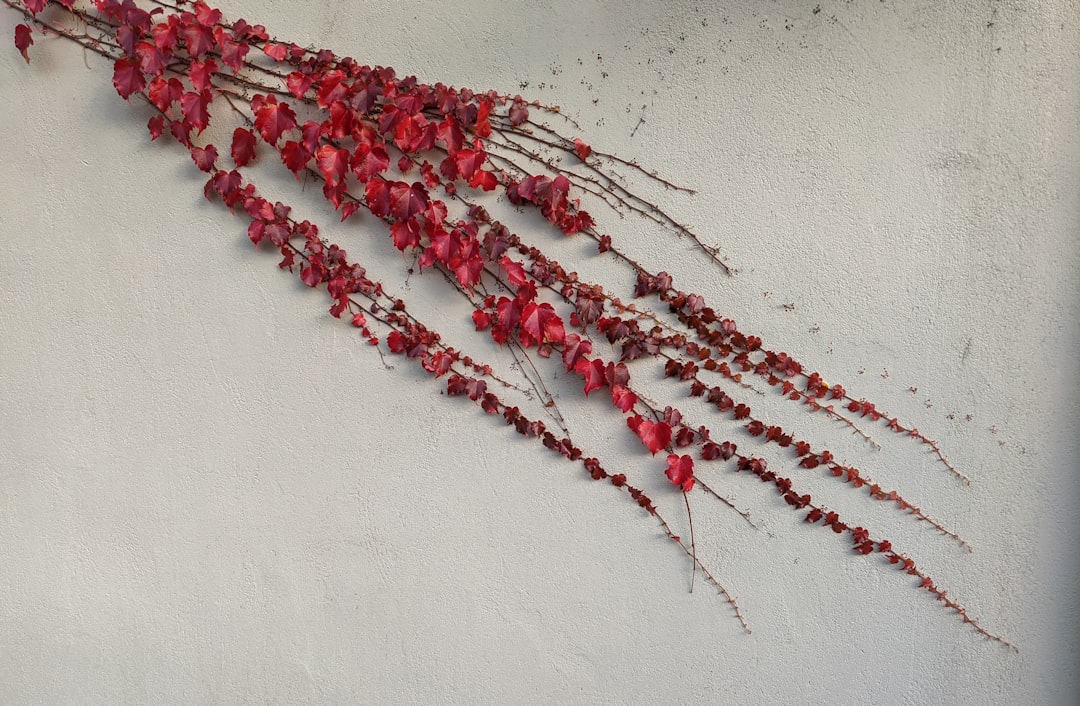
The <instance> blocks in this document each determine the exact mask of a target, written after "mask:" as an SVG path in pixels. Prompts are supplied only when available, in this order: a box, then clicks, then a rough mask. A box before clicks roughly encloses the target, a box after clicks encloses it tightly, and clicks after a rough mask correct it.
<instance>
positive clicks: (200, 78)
mask: <svg viewBox="0 0 1080 706" xmlns="http://www.w3.org/2000/svg"><path fill="white" fill-rule="evenodd" d="M217 70H218V65H217V62H216V61H214V60H213V59H207V60H206V61H192V62H191V66H190V67H189V69H188V78H190V79H191V85H192V86H193V87H194V88H195V90H196V91H199V92H200V93H201V92H202V91H205V90H207V89H209V88H210V86H211V84H210V78H211V77H212V76H213V75H214V73H216V72H217ZM154 73H159V72H154Z"/></svg>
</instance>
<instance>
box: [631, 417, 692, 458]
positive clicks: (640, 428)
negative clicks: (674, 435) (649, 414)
mask: <svg viewBox="0 0 1080 706" xmlns="http://www.w3.org/2000/svg"><path fill="white" fill-rule="evenodd" d="M626 426H628V427H630V428H631V429H632V430H633V431H634V433H635V434H637V435H638V438H640V439H641V441H642V443H644V444H645V446H646V447H647V448H648V449H649V452H650V453H652V454H653V455H654V456H655V455H656V453H657V452H658V451H660V450H661V449H664V448H666V447H667V446H669V445H670V444H671V425H670V424H668V423H667V422H650V421H649V420H648V419H645V418H644V417H642V416H641V415H639V414H637V415H634V416H633V417H630V418H629V419H627V420H626ZM687 458H689V457H687Z"/></svg>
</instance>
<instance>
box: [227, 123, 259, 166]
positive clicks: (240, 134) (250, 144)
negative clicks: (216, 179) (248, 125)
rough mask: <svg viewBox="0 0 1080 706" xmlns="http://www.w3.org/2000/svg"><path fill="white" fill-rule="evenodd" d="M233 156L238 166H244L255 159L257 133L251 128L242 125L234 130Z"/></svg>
mask: <svg viewBox="0 0 1080 706" xmlns="http://www.w3.org/2000/svg"><path fill="white" fill-rule="evenodd" d="M232 158H233V162H234V163H235V164H236V166H238V167H243V166H245V165H247V164H248V163H249V162H251V161H252V160H254V159H255V135H254V134H253V133H252V132H251V130H246V129H244V128H242V127H238V128H236V129H235V130H233V139H232Z"/></svg>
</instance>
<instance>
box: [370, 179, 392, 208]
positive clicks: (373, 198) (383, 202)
mask: <svg viewBox="0 0 1080 706" xmlns="http://www.w3.org/2000/svg"><path fill="white" fill-rule="evenodd" d="M365 195H366V196H367V204H368V208H369V209H370V210H371V212H372V213H373V214H374V215H376V216H378V217H379V218H386V217H387V216H389V215H390V187H389V185H388V184H387V183H386V181H385V180H383V179H371V180H369V181H368V183H367V187H366V188H365Z"/></svg>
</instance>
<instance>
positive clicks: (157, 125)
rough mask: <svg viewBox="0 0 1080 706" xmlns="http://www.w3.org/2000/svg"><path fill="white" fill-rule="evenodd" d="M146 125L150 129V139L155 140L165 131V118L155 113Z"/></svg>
mask: <svg viewBox="0 0 1080 706" xmlns="http://www.w3.org/2000/svg"><path fill="white" fill-rule="evenodd" d="M146 127H147V129H148V130H150V139H151V140H156V139H158V138H159V137H161V134H162V133H163V132H164V131H165V118H164V117H163V116H161V115H155V116H154V117H152V118H150V120H149V121H148V122H147V123H146Z"/></svg>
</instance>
